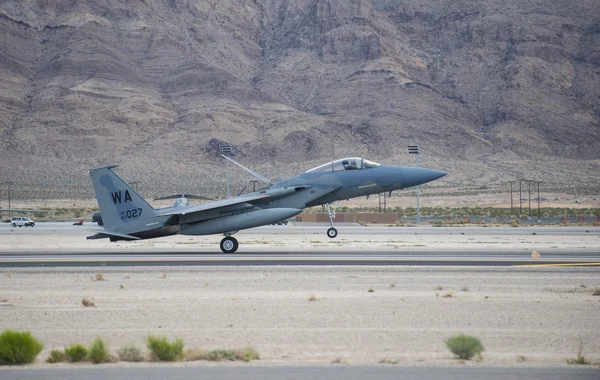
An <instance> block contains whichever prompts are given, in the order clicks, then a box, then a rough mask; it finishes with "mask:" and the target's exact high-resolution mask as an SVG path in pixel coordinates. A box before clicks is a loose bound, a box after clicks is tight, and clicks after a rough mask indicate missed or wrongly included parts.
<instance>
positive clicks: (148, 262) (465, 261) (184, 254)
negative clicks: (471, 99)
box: [0, 250, 600, 267]
mask: <svg viewBox="0 0 600 380" xmlns="http://www.w3.org/2000/svg"><path fill="white" fill-rule="evenodd" d="M336 265H345V266H360V265H371V266H382V265H404V266H417V265H418V266H441V265H444V266H532V267H535V266H537V267H539V266H598V267H600V252H589V251H580V252H578V251H560V252H552V253H548V254H545V255H544V258H543V259H533V258H531V255H530V254H529V252H524V251H522V250H519V251H503V252H501V253H499V252H494V251H487V250H481V251H468V252H460V251H450V250H447V251H419V252H398V251H385V250H377V251H360V252H356V251H355V252H352V251H341V252H340V251H338V252H326V251H317V252H315V251H314V250H311V251H306V252H273V251H271V252H256V253H239V254H238V253H236V254H223V253H194V252H190V251H177V250H146V251H144V252H131V251H110V252H106V251H70V252H52V251H45V252H40V251H32V252H19V253H0V267H77V266H78V267H83V266H336Z"/></svg>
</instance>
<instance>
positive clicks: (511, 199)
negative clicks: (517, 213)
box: [508, 181, 517, 216]
mask: <svg viewBox="0 0 600 380" xmlns="http://www.w3.org/2000/svg"><path fill="white" fill-rule="evenodd" d="M515 182H517V181H508V183H509V184H510V216H513V215H514V212H513V183H515Z"/></svg>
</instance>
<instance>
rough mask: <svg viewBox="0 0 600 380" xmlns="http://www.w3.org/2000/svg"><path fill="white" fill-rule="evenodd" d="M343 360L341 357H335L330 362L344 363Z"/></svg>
mask: <svg viewBox="0 0 600 380" xmlns="http://www.w3.org/2000/svg"><path fill="white" fill-rule="evenodd" d="M344 363H345V361H344V359H342V358H335V359H333V360H332V361H331V364H344Z"/></svg>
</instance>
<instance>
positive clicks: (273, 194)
mask: <svg viewBox="0 0 600 380" xmlns="http://www.w3.org/2000/svg"><path fill="white" fill-rule="evenodd" d="M309 187H310V186H294V187H288V188H283V189H272V190H263V191H261V192H259V193H258V194H256V193H253V194H247V195H240V196H238V197H233V198H229V199H223V200H220V201H216V202H210V203H203V204H199V205H195V206H190V207H186V208H177V209H172V210H165V211H166V212H163V213H160V214H159V216H169V215H189V214H193V213H197V212H202V211H207V210H214V209H218V208H224V207H228V206H233V205H237V204H242V203H247V204H248V203H249V204H253V203H259V201H260V202H263V201H273V200H276V199H279V198H283V197H286V196H288V195H291V194H293V193H295V192H296V191H300V190H304V189H307V188H309Z"/></svg>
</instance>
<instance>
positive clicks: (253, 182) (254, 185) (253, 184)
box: [250, 179, 258, 193]
mask: <svg viewBox="0 0 600 380" xmlns="http://www.w3.org/2000/svg"><path fill="white" fill-rule="evenodd" d="M250 182H252V192H253V193H254V192H255V191H256V182H258V180H256V179H253V180H250Z"/></svg>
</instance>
